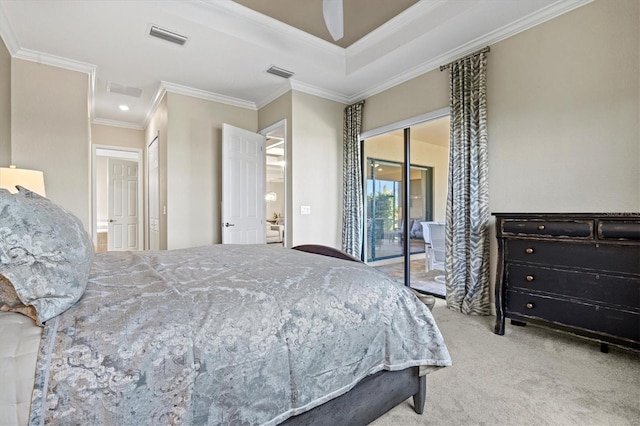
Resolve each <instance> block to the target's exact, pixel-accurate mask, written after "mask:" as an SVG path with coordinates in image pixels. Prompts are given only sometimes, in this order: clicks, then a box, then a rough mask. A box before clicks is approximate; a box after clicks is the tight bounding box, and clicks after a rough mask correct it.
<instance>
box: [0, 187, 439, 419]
mask: <svg viewBox="0 0 640 426" xmlns="http://www.w3.org/2000/svg"><path fill="white" fill-rule="evenodd" d="M326 250H328V251H333V250H332V249H328V248H327V249H326ZM314 251H317V250H314V249H313V248H312V249H309V247H307V248H306V249H305V248H301V249H300V250H292V249H287V248H282V247H274V246H267V245H255V246H253V245H252V246H240V245H224V246H222V245H212V246H205V247H196V248H190V249H183V250H173V251H161V252H118V253H100V254H94V253H93V250H92V248H91V241H90V240H89V238H88V236H87V235H86V232H84V230H83V229H82V225H81V224H80V222H79V221H78V220H77V218H75V217H73V216H72V215H70V214H69V213H67V212H65V211H64V210H63V209H61V208H59V207H58V206H55V205H54V204H53V203H51V202H49V201H48V200H46V199H44V198H42V197H40V196H38V195H36V194H33V193H31V192H30V191H28V190H25V189H20V193H18V194H15V195H12V194H9V193H8V192H6V191H2V190H0V261H1V263H0V267H1V269H0V276H1V277H2V280H1V281H0V310H2V311H12V312H1V313H0V332H2V336H3V345H2V348H3V349H2V350H0V380H2V383H3V385H4V384H7V386H4V387H3V390H2V391H0V413H4V414H2V415H0V416H10V417H7V418H2V417H0V423H5V422H6V423H9V424H123V425H124V424H140V425H143V424H263V425H275V424H281V423H284V424H322V423H332V424H336V423H342V424H347V423H348V424H366V423H368V422H370V421H372V420H373V419H375V418H376V417H378V416H379V415H381V414H383V413H384V412H385V411H387V410H388V409H390V408H392V407H393V406H394V405H396V404H398V403H400V402H402V401H404V400H405V399H407V398H409V397H410V396H412V395H414V404H415V410H416V411H417V412H419V413H420V412H422V410H423V405H424V399H425V386H426V385H425V383H426V382H425V375H426V374H429V373H431V372H433V371H435V370H437V369H439V368H441V367H446V366H448V365H450V364H451V360H450V357H449V354H448V352H447V349H446V346H445V344H444V341H443V339H442V336H441V334H440V332H439V330H438V328H437V326H436V324H435V321H434V320H433V317H432V316H431V313H430V312H429V310H428V309H427V308H426V307H425V306H424V304H422V303H421V302H420V301H419V300H418V299H417V298H416V297H415V296H414V295H413V294H412V293H411V292H410V291H408V290H407V289H406V288H404V287H403V286H401V285H400V284H398V283H396V282H394V281H393V280H391V279H389V278H388V277H386V276H385V275H383V274H382V273H380V272H378V271H376V270H375V269H374V268H370V267H368V266H366V265H364V264H362V263H360V262H354V261H350V260H351V259H345V258H340V257H341V256H339V255H338V256H332V255H331V254H328V253H327V252H326V251H325V252H323V253H321V254H317V253H315V252H314ZM334 252H335V251H334ZM12 291H13V294H11V292H12ZM16 296H17V297H16ZM18 312H19V313H18ZM3 327H4V328H3ZM5 343H6V344H5ZM29 348H31V349H32V350H31V354H29V352H30V351H29ZM34 348H35V349H34ZM6 352H13V353H12V354H11V353H9V354H7V353H6ZM7 360H11V362H14V364H15V365H14V366H13V367H7V364H6V362H7ZM3 363H5V364H3ZM7 368H9V369H10V370H7ZM2 374H4V376H1V375H2ZM25 395H27V396H25ZM3 404H4V405H3Z"/></svg>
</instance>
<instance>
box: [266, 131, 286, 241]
mask: <svg viewBox="0 0 640 426" xmlns="http://www.w3.org/2000/svg"><path fill="white" fill-rule="evenodd" d="M260 133H261V134H262V135H264V136H265V138H266V145H265V192H266V193H265V197H264V198H265V216H266V218H265V219H266V229H267V231H266V232H267V234H266V241H267V244H273V245H281V246H284V247H287V239H288V238H287V237H289V233H288V232H286V227H287V212H288V208H287V206H288V204H287V200H288V196H287V173H286V167H287V121H286V119H284V120H281V121H278V122H277V123H274V124H273V125H271V126H269V127H267V128H266V129H263V130H262V131H260Z"/></svg>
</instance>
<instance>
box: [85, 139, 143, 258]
mask: <svg viewBox="0 0 640 426" xmlns="http://www.w3.org/2000/svg"><path fill="white" fill-rule="evenodd" d="M92 150H93V152H92V156H93V161H92V169H93V170H92V172H93V188H92V192H93V196H92V200H93V215H92V216H93V218H92V220H93V243H94V247H95V250H96V252H105V251H123V250H141V249H142V247H141V244H142V241H143V239H142V237H143V227H142V221H143V217H142V191H141V190H140V188H142V174H141V170H142V151H141V150H140V149H134V148H120V147H113V146H104V145H93V147H92Z"/></svg>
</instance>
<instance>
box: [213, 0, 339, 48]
mask: <svg viewBox="0 0 640 426" xmlns="http://www.w3.org/2000/svg"><path fill="white" fill-rule="evenodd" d="M200 4H201V5H204V6H206V7H207V8H212V9H214V10H217V11H219V12H224V13H225V14H230V15H231V16H233V17H235V18H237V17H241V18H242V19H243V20H249V21H251V22H253V23H254V24H257V25H259V26H260V27H263V28H265V27H266V28H268V29H269V30H271V31H277V32H279V33H281V34H283V35H284V36H285V37H286V40H289V41H292V42H295V43H300V44H304V45H306V46H312V47H313V48H315V49H319V50H320V51H323V52H325V53H327V54H329V55H339V56H341V57H342V56H344V48H342V47H340V46H338V45H335V44H333V43H331V42H328V41H326V40H323V39H321V38H319V37H316V36H314V35H311V34H309V33H307V32H305V31H302V30H300V29H298V28H295V27H292V26H291V25H289V24H285V23H284V22H281V21H278V20H277V19H274V18H272V17H270V16H267V15H264V14H262V13H260V12H256V11H255V10H253V9H250V8H248V7H246V6H243V5H241V4H240V3H236V2H234V1H220V0H200ZM205 10H206V8H205ZM216 29H217V30H219V31H222V32H225V33H227V34H238V33H240V34H241V35H242V37H244V38H246V39H252V40H254V41H257V42H259V43H260V44H262V43H264V42H265V41H266V40H265V37H264V33H263V32H261V31H259V30H258V29H257V28H255V26H253V25H252V26H244V27H243V28H240V27H238V26H232V27H229V28H221V27H217V28H216Z"/></svg>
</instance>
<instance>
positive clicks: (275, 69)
mask: <svg viewBox="0 0 640 426" xmlns="http://www.w3.org/2000/svg"><path fill="white" fill-rule="evenodd" d="M267 72H268V73H269V74H273V75H277V76H278V77H282V78H289V77H291V76H292V75H293V73H292V72H291V71H287V70H285V69H282V68H278V67H276V66H274V65H271V66H270V67H269V69H268V70H267Z"/></svg>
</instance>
